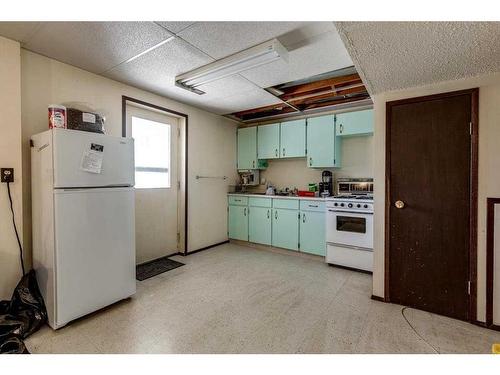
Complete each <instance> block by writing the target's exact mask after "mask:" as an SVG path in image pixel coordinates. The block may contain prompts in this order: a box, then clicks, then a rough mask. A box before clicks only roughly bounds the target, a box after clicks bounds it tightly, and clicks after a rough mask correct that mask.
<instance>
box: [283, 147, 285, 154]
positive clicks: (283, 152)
mask: <svg viewBox="0 0 500 375" xmlns="http://www.w3.org/2000/svg"><path fill="white" fill-rule="evenodd" d="M283 156H285V148H284V147H283Z"/></svg>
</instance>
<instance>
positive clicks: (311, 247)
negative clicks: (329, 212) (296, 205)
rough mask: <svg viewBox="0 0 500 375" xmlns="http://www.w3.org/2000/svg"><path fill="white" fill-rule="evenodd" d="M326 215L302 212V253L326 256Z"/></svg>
mask: <svg viewBox="0 0 500 375" xmlns="http://www.w3.org/2000/svg"><path fill="white" fill-rule="evenodd" d="M325 250H326V239H325V213H324V212H314V211H301V212H300V251H302V252H304V253H310V254H316V255H321V256H325Z"/></svg>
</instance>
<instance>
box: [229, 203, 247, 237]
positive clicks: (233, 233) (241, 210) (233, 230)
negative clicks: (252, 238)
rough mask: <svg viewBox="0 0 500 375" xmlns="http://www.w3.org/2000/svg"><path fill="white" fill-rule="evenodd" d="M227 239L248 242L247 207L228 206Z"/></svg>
mask: <svg viewBox="0 0 500 375" xmlns="http://www.w3.org/2000/svg"><path fill="white" fill-rule="evenodd" d="M228 216H229V217H228V220H229V223H228V228H229V230H228V232H229V238H232V239H235V240H241V241H248V207H246V206H229V215H228Z"/></svg>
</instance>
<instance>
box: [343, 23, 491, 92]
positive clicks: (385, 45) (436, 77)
mask: <svg viewBox="0 0 500 375" xmlns="http://www.w3.org/2000/svg"><path fill="white" fill-rule="evenodd" d="M335 25H336V27H337V30H338V32H339V34H340V36H341V38H342V40H343V41H344V44H345V46H346V48H347V50H348V51H349V54H350V56H351V58H352V60H353V61H354V65H355V66H356V69H357V70H358V72H359V74H360V75H361V77H362V78H363V81H364V82H365V84H366V85H367V87H368V90H369V91H370V93H371V94H376V93H380V92H384V91H390V90H397V89H404V88H409V87H416V86H422V85H426V84H431V83H435V82H440V81H448V80H454V79H461V78H466V77H471V76H475V75H479V74H484V73H490V72H498V71H500V22H336V23H335Z"/></svg>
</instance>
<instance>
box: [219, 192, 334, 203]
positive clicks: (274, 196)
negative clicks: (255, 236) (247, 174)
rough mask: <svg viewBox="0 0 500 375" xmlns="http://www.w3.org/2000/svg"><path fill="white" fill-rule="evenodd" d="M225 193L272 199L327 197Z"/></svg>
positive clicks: (316, 198)
mask: <svg viewBox="0 0 500 375" xmlns="http://www.w3.org/2000/svg"><path fill="white" fill-rule="evenodd" d="M227 195H235V196H240V197H254V198H272V199H300V200H309V201H326V200H327V199H328V198H321V197H299V196H289V195H288V196H287V195H266V194H251V193H249V194H247V193H227Z"/></svg>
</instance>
